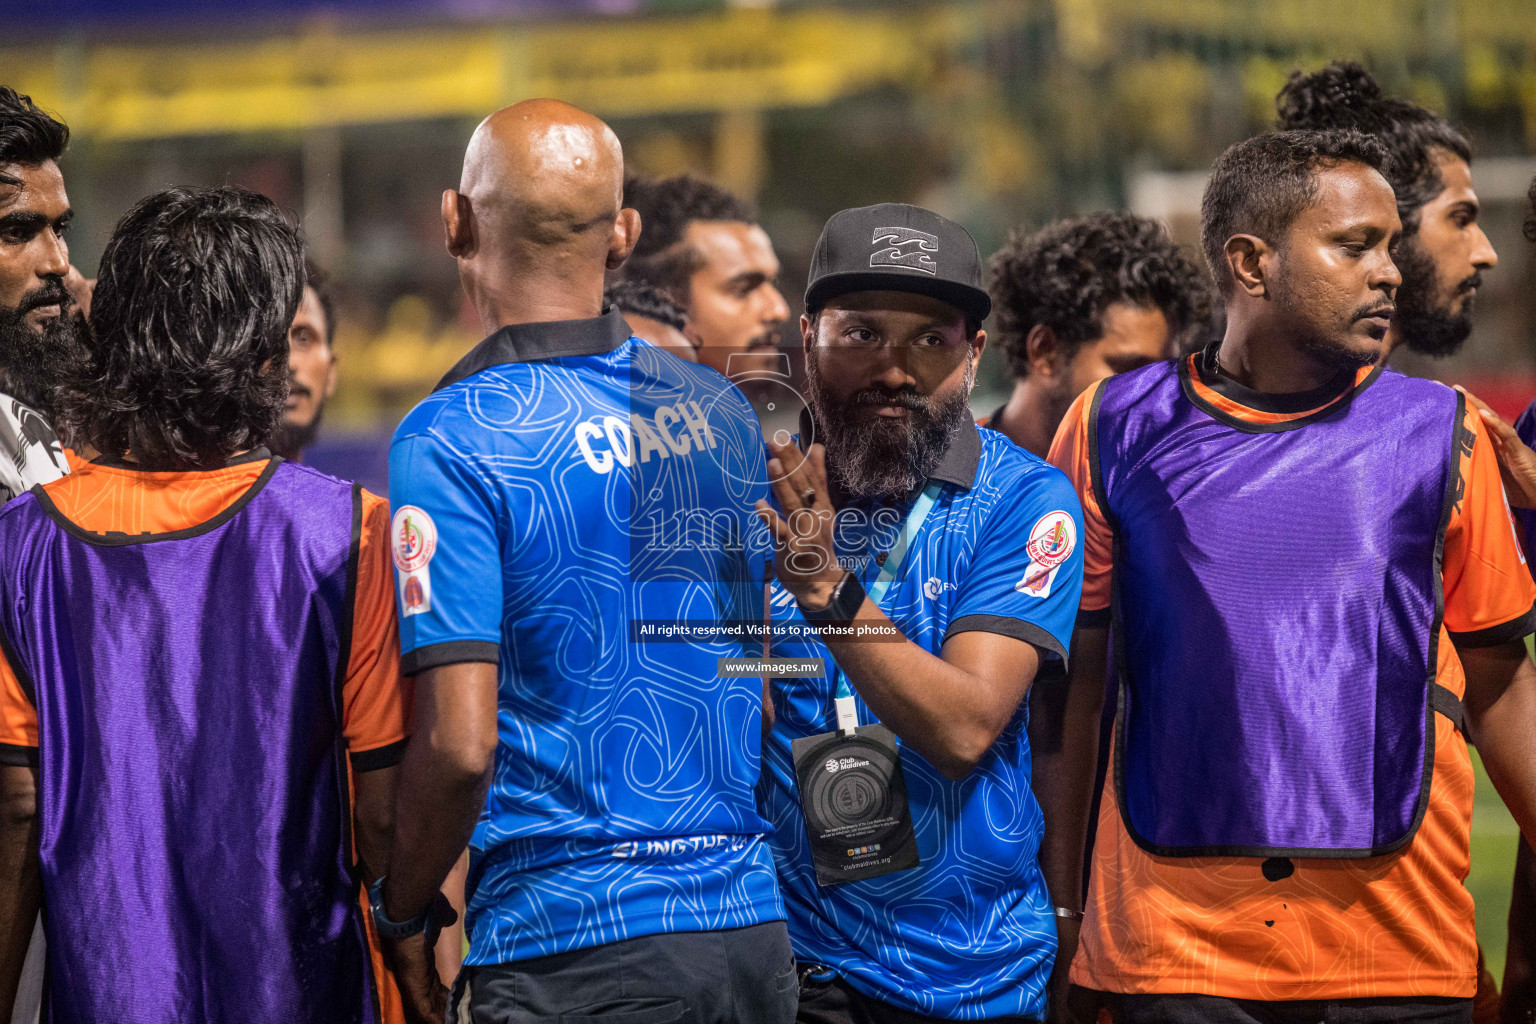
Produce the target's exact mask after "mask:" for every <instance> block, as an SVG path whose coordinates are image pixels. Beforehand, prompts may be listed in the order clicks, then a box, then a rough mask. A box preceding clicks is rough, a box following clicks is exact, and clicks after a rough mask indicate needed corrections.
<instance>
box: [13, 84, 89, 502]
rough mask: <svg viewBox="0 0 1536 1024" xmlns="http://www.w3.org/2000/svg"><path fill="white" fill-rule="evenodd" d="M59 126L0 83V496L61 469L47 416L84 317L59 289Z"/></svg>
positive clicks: (64, 131) (64, 217) (63, 245)
mask: <svg viewBox="0 0 1536 1024" xmlns="http://www.w3.org/2000/svg"><path fill="white" fill-rule="evenodd" d="M68 144H69V128H68V127H66V126H65V125H64V124H63V123H62V122H60V121H57V120H55V119H54V118H52V117H50V116H49V115H48V114H46V113H44V112H43V111H42V110H41V109H39V108H38V107H37V105H36V104H34V103H33V102H32V100H31V98H30V97H27V96H22V95H20V94H18V93H17V92H16V91H15V90H14V89H9V88H6V87H4V86H0V391H3V392H4V393H3V394H0V502H4V501H7V500H9V499H10V498H12V497H14V496H15V495H17V494H20V493H21V492H22V491H25V490H26V489H27V488H29V487H31V486H32V485H33V484H39V483H47V482H49V481H50V480H56V479H58V478H59V477H60V476H62V475H63V474H64V473H67V472H68V471H69V464H68V462H67V461H66V460H65V457H64V450H63V447H62V446H61V445H60V444H59V439H58V437H57V436H56V435H55V433H54V430H53V427H52V425H51V423H50V422H49V421H50V420H51V419H52V418H53V402H54V398H55V396H56V394H57V391H58V387H59V384H60V383H61V379H62V376H63V374H64V372H65V370H66V369H67V367H68V366H69V364H70V362H71V361H72V360H73V359H74V358H75V357H76V356H77V354H78V352H79V347H80V333H81V332H82V331H83V330H84V326H85V321H84V318H83V317H82V316H81V315H80V312H79V310H78V308H77V306H76V302H75V298H74V296H73V295H71V293H70V288H69V287H68V285H69V284H71V283H77V282H78V283H83V282H80V277H79V274H78V273H74V272H73V268H72V267H71V266H70V265H69V244H68V243H67V242H66V241H65V234H66V232H67V231H68V230H69V223H70V221H71V220H72V219H73V217H74V211H73V210H72V209H71V208H70V205H69V196H68V195H67V194H66V193H65V191H64V176H63V174H62V173H61V172H60V170H59V164H58V161H59V158H60V157H61V156H63V154H64V149H65V147H66V146H67V145H68Z"/></svg>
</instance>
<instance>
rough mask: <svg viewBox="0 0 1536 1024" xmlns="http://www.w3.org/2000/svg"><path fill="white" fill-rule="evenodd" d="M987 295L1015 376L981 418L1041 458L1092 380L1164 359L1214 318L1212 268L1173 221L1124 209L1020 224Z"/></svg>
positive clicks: (997, 261)
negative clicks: (1179, 240) (1184, 241)
mask: <svg viewBox="0 0 1536 1024" xmlns="http://www.w3.org/2000/svg"><path fill="white" fill-rule="evenodd" d="M991 292H992V302H993V307H992V308H993V311H994V312H993V322H994V324H995V325H996V334H997V337H998V338H999V340H1000V341H1001V343H1002V347H1003V351H1004V352H1005V353H1007V355H1008V365H1009V367H1010V368H1011V369H1012V370H1013V375H1014V385H1013V394H1012V396H1011V397H1010V398H1009V399H1008V403H1007V404H1006V405H1004V406H1003V407H1002V408H1000V409H998V410H997V412H995V413H993V414H992V417H991V419H989V420H987V422H986V425H987V426H989V427H991V428H993V429H994V430H1000V431H1002V432H1003V433H1004V434H1006V435H1007V436H1008V437H1009V438H1010V439H1011V440H1012V441H1013V442H1014V443H1015V444H1017V445H1018V446H1019V447H1021V448H1023V449H1024V450H1025V451H1028V452H1031V453H1033V454H1035V455H1038V456H1040V457H1041V458H1045V455H1046V452H1047V451H1049V450H1050V447H1051V438H1053V437H1055V436H1056V427H1057V426H1058V425H1059V424H1060V423H1061V418H1062V417H1063V416H1065V415H1066V413H1067V407H1068V406H1070V405H1071V404H1072V401H1073V399H1075V398H1077V396H1078V395H1080V394H1082V393H1083V391H1084V390H1085V389H1086V388H1088V386H1089V385H1091V384H1093V383H1094V382H1095V381H1099V380H1103V379H1104V378H1105V377H1109V376H1111V375H1113V374H1116V373H1124V372H1126V371H1127V370H1134V369H1136V368H1137V367H1139V366H1145V365H1147V364H1148V363H1155V362H1157V361H1158V360H1160V359H1167V358H1169V357H1170V356H1172V355H1173V354H1174V353H1175V351H1177V350H1178V349H1180V348H1181V347H1182V346H1183V343H1184V342H1185V340H1186V339H1188V338H1189V337H1191V336H1192V335H1194V334H1196V333H1197V332H1198V331H1199V329H1200V328H1201V327H1202V326H1203V325H1204V324H1205V322H1206V321H1207V320H1208V319H1209V317H1210V315H1211V296H1210V288H1209V286H1208V285H1207V284H1206V278H1205V274H1204V273H1203V272H1202V271H1201V270H1200V269H1199V268H1198V267H1197V266H1196V265H1195V264H1194V262H1193V261H1192V260H1190V258H1189V257H1188V256H1186V255H1185V254H1184V252H1183V251H1182V250H1181V249H1180V248H1179V247H1178V245H1176V244H1175V243H1174V241H1173V239H1172V237H1170V236H1169V234H1168V230H1167V229H1166V228H1165V227H1163V226H1162V225H1161V224H1159V223H1158V222H1157V221H1154V220H1148V219H1147V218H1145V217H1136V216H1133V215H1131V214H1123V213H1095V214H1090V215H1089V216H1087V217H1079V218H1074V219H1072V220H1064V221H1060V222H1058V223H1055V224H1051V225H1049V226H1047V227H1045V228H1042V229H1041V230H1039V231H1036V232H1034V233H1033V234H1025V233H1024V232H1022V231H1015V232H1014V233H1013V235H1012V236H1011V237H1010V238H1009V240H1008V244H1007V245H1006V246H1004V247H1003V248H1002V249H1001V250H999V251H998V252H997V253H996V255H994V256H993V257H992V288H991Z"/></svg>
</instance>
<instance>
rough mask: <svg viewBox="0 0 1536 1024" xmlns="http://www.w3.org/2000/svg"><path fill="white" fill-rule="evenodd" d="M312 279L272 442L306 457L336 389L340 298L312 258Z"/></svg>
mask: <svg viewBox="0 0 1536 1024" xmlns="http://www.w3.org/2000/svg"><path fill="white" fill-rule="evenodd" d="M304 269H305V272H306V273H307V274H308V276H309V282H308V283H307V284H306V285H305V286H304V298H303V299H302V300H301V301H300V302H299V311H298V312H297V313H295V314H294V315H293V323H292V324H291V325H290V326H289V328H288V402H287V404H286V405H285V406H284V407H283V419H282V422H281V423H279V424H278V428H277V433H275V434H273V435H272V440H271V442H270V444H269V445H268V447H270V448H271V449H272V454H273V455H281V456H282V457H283V458H285V459H293V460H294V461H301V460H302V459H303V457H304V450H305V449H306V448H308V447H309V446H310V445H312V444H314V443H315V438H316V437H317V436H318V435H319V433H320V421H321V419H322V418H323V416H324V415H325V402H326V399H328V398H330V397H331V395H333V394H335V393H336V350H335V349H334V348H332V347H331V339H332V338H333V337H335V333H336V303H335V301H334V300H333V299H332V297H331V289H330V278H329V277H328V276H327V275H326V273H325V272H324V271H323V270H321V269H320V268H319V267H317V266H316V265H315V264H314V261H312V260H305V261H304Z"/></svg>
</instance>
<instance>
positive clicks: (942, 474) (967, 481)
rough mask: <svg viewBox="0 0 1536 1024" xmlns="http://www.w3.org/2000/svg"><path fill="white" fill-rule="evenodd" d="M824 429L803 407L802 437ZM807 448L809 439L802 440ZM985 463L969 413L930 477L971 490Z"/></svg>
mask: <svg viewBox="0 0 1536 1024" xmlns="http://www.w3.org/2000/svg"><path fill="white" fill-rule="evenodd" d="M819 434H820V431H818V430H816V429H815V425H814V424H813V423H812V421H811V410H809V409H801V410H800V437H801V438H815V437H817V436H818V435H819ZM800 445H801V447H802V448H803V447H804V446H805V442H804V441H803V440H802V441H800ZM980 464H981V432H980V429H979V428H978V427H977V426H976V424H975V422H974V421H973V420H972V419H971V418H970V417H969V416H967V417H965V418H964V419H963V420H961V422H960V426H959V428H958V429H957V430H956V431H955V436H954V437H952V438H951V439H950V442H949V447H948V448H946V449H944V457H943V458H942V459H940V460H939V464H938V465H937V466H935V467H934V470H933V472H932V473H929V474H928V479H930V480H942V481H943V482H944V483H947V484H954V485H955V486H956V487H962V488H964V489H965V490H967V491H968V490H970V489H971V488H972V487H974V486H976V467H977V466H978V465H980Z"/></svg>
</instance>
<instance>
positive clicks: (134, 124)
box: [0, 9, 963, 140]
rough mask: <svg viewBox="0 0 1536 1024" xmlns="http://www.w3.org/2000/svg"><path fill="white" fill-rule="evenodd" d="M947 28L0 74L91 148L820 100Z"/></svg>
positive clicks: (499, 42)
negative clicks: (443, 120)
mask: <svg viewBox="0 0 1536 1024" xmlns="http://www.w3.org/2000/svg"><path fill="white" fill-rule="evenodd" d="M961 28H963V24H962V25H957V24H956V21H955V19H954V17H952V16H951V15H950V13H949V12H946V11H945V10H942V9H930V10H918V11H911V10H910V9H909V10H908V11H907V12H904V13H898V14H888V13H882V12H878V11H873V12H870V11H865V12H836V11H804V12H795V13H782V12H774V11H763V10H737V11H733V12H729V13H725V14H720V15H710V16H701V17H692V18H669V19H645V20H602V21H595V22H589V23H586V24H576V23H557V24H532V25H516V24H509V25H493V26H466V27H463V28H452V29H392V30H387V31H363V30H345V29H340V28H337V27H336V26H334V25H328V24H316V25H311V26H307V27H305V28H303V29H302V30H300V31H299V32H297V33H293V34H288V35H281V36H266V37H253V38H249V39H235V40H227V39H221V40H216V41H204V40H183V41H176V42H164V43H144V44H138V43H134V44H123V43H118V42H113V41H110V40H94V39H90V40H83V41H78V42H63V43H57V44H48V45H43V46H33V47H29V48H26V49H9V50H8V49H0V68H3V69H4V74H3V76H0V77H3V78H4V79H5V81H6V82H7V84H11V85H14V86H15V87H17V88H18V89H21V90H22V91H23V92H28V93H30V94H31V95H32V96H33V97H34V98H35V99H37V100H38V101H39V102H41V103H42V104H43V105H44V106H45V107H47V108H49V109H52V110H55V111H56V112H58V113H59V114H60V115H61V116H63V117H64V119H65V120H66V121H68V123H69V125H70V128H71V129H72V130H73V131H74V132H76V133H77V134H79V135H81V136H89V137H91V138H94V139H101V140H124V139H149V138H164V137H168V136H179V135H207V134H219V133H235V132H256V131H267V130H291V129H302V128H312V127H318V126H326V125H342V124H359V123H367V122H383V121H402V120H413V119H419V118H432V117H459V116H464V117H477V116H480V115H483V114H485V113H487V112H489V111H491V110H493V109H495V108H497V107H498V106H501V105H503V104H505V103H510V102H514V101H516V100H518V99H524V98H528V97H532V96H555V97H559V98H561V99H564V100H568V101H569V102H572V103H575V104H577V105H578V106H582V107H585V108H587V109H590V110H594V111H597V112H598V113H600V114H603V115H605V116H610V117H611V116H625V115H643V114H662V113H686V112H694V111H722V110H740V109H764V108H769V107H789V106H809V105H819V104H824V103H827V102H830V101H831V100H834V99H836V98H837V97H839V96H842V95H846V94H849V93H853V92H858V91H862V90H866V89H870V88H876V87H880V86H886V85H889V86H902V87H912V86H915V85H920V84H921V83H923V82H925V81H927V80H928V79H929V78H930V77H931V76H932V75H933V73H934V71H935V68H936V67H937V66H938V65H939V64H940V63H941V59H942V50H943V47H944V44H945V43H946V41H948V40H953V39H954V38H955V37H956V36H957V35H958V34H960V32H959V29H961Z"/></svg>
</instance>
